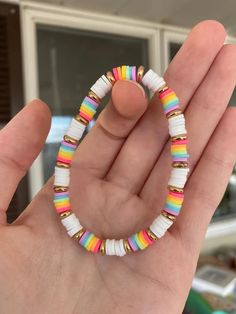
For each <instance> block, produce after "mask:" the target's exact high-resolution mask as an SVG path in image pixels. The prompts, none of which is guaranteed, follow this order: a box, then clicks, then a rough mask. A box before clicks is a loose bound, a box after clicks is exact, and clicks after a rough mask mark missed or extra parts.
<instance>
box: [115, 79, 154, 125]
mask: <svg viewBox="0 0 236 314" xmlns="http://www.w3.org/2000/svg"><path fill="white" fill-rule="evenodd" d="M111 101H112V104H113V106H114V107H115V109H116V111H117V112H118V113H119V114H120V115H121V116H123V117H125V118H127V119H137V117H140V116H141V115H142V114H143V113H144V112H145V110H146V109H147V105H148V99H147V96H146V93H145V91H144V89H143V87H142V86H141V85H140V84H139V83H137V82H134V81H130V80H126V81H118V82H116V84H115V85H114V87H113V89H112V95H111Z"/></svg>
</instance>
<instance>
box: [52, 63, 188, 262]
mask: <svg viewBox="0 0 236 314" xmlns="http://www.w3.org/2000/svg"><path fill="white" fill-rule="evenodd" d="M118 80H133V81H136V82H138V83H142V84H143V85H144V86H146V87H147V88H148V89H149V90H151V91H152V92H153V93H158V96H159V99H160V102H161V104H162V105H163V109H164V113H165V115H166V117H167V120H168V127H169V134H170V137H171V156H172V170H171V175H170V179H169V181H168V193H167V198H166V201H165V205H164V208H163V210H162V211H161V214H159V215H158V217H157V218H156V219H155V220H154V221H153V223H152V224H151V225H150V227H149V228H147V229H143V230H141V231H138V232H137V233H135V234H133V235H131V236H130V237H128V238H126V239H119V240H116V239H112V240H111V239H99V238H98V237H97V236H96V235H94V234H93V233H92V232H90V231H88V230H86V229H85V228H84V227H83V226H82V225H81V223H80V221H79V219H78V218H77V217H76V215H75V214H74V213H73V212H72V211H71V206H70V199H69V184H70V164H71V161H72V158H73V155H74V152H75V150H76V148H77V146H78V143H79V140H80V139H81V137H82V135H83V133H84V131H85V129H86V126H87V125H88V123H89V122H90V121H91V120H92V119H93V116H94V115H95V113H96V110H97V108H98V105H99V104H100V103H101V99H102V98H103V97H104V96H105V95H106V94H107V93H108V92H109V91H110V90H111V89H112V87H113V86H114V84H115V83H116V81H118ZM188 157H189V155H188V153H187V131H186V128H185V118H184V115H183V113H182V112H181V109H180V104H179V100H178V98H177V96H176V94H175V93H174V91H173V90H172V89H171V88H170V87H168V86H167V85H166V83H165V81H164V79H163V78H162V77H160V76H159V75H157V74H156V73H155V72H154V71H153V70H151V69H150V70H148V71H147V72H146V73H145V74H144V67H143V66H140V67H139V68H136V66H125V65H124V66H121V67H116V68H113V70H112V72H107V73H106V75H102V76H101V77H100V78H99V79H98V80H97V81H96V82H95V84H94V85H93V86H92V87H91V89H90V91H89V92H88V95H87V96H86V97H85V98H84V100H83V102H82V104H81V106H80V109H79V113H78V114H77V115H76V116H75V117H74V118H73V119H72V122H71V124H70V127H69V129H68V131H67V133H66V135H65V136H64V138H63V141H62V143H61V146H60V149H59V152H58V156H57V162H56V166H55V179H54V205H55V209H56V211H57V213H58V214H59V216H60V218H61V222H62V224H63V226H64V227H65V228H66V230H67V233H68V235H69V236H70V237H73V238H74V239H76V240H77V241H78V242H79V244H80V245H81V246H83V247H84V248H85V249H86V250H87V251H90V252H93V253H101V254H106V255H117V256H124V255H126V254H127V253H128V252H133V251H139V250H143V249H145V248H147V247H148V246H150V245H151V244H152V243H154V242H155V241H156V240H157V239H158V238H161V237H162V236H163V235H164V234H165V233H166V231H167V230H168V229H169V228H170V227H171V225H172V224H173V222H174V221H175V219H176V217H177V216H178V214H179V212H180V210H181V207H182V203H183V200H184V191H183V188H184V185H185V183H186V180H187V175H188V172H189V167H188Z"/></svg>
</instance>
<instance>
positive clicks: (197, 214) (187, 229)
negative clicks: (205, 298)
mask: <svg viewBox="0 0 236 314" xmlns="http://www.w3.org/2000/svg"><path fill="white" fill-rule="evenodd" d="M235 121H236V108H233V107H231V108H228V109H227V110H226V111H225V113H224V115H223V117H222V119H221V121H220V123H219V124H218V126H217V128H216V129H215V132H214V133H213V135H212V137H211V139H210V141H209V142H208V145H207V147H206V148H205V151H204V152H203V154H202V156H201V158H200V160H199V162H198V164H197V166H196V168H195V170H194V172H193V173H192V175H191V177H190V178H189V181H188V184H187V186H186V189H185V191H186V193H185V201H184V205H183V209H182V211H181V214H180V217H179V219H178V220H177V221H176V224H175V227H174V228H173V232H174V233H175V232H176V233H177V234H178V235H180V236H181V239H182V240H183V241H184V243H185V245H186V246H187V247H189V248H190V247H191V248H192V249H194V250H197V252H198V251H199V250H200V247H201V244H202V241H203V239H204V236H205V233H206V230H207V226H208V224H209V223H210V220H211V218H212V216H213V214H214V211H215V209H216V208H217V206H218V205H219V203H220V201H221V199H222V197H223V195H224V192H225V189H226V187H227V183H228V180H229V177H230V175H231V173H232V169H233V167H234V164H235V162H236V144H235V143H236V123H235Z"/></svg>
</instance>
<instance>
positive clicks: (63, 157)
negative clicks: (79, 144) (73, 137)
mask: <svg viewBox="0 0 236 314" xmlns="http://www.w3.org/2000/svg"><path fill="white" fill-rule="evenodd" d="M75 150H76V145H73V144H70V143H67V142H65V141H62V143H61V146H60V149H59V152H58V155H57V161H60V162H63V163H66V164H70V163H71V161H72V158H73V155H74V152H75Z"/></svg>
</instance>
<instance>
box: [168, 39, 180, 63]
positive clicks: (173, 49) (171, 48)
mask: <svg viewBox="0 0 236 314" xmlns="http://www.w3.org/2000/svg"><path fill="white" fill-rule="evenodd" d="M181 46H182V44H180V43H174V42H170V43H169V62H170V61H171V60H172V59H173V58H174V56H175V55H176V53H177V52H178V51H179V49H180V47H181Z"/></svg>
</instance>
